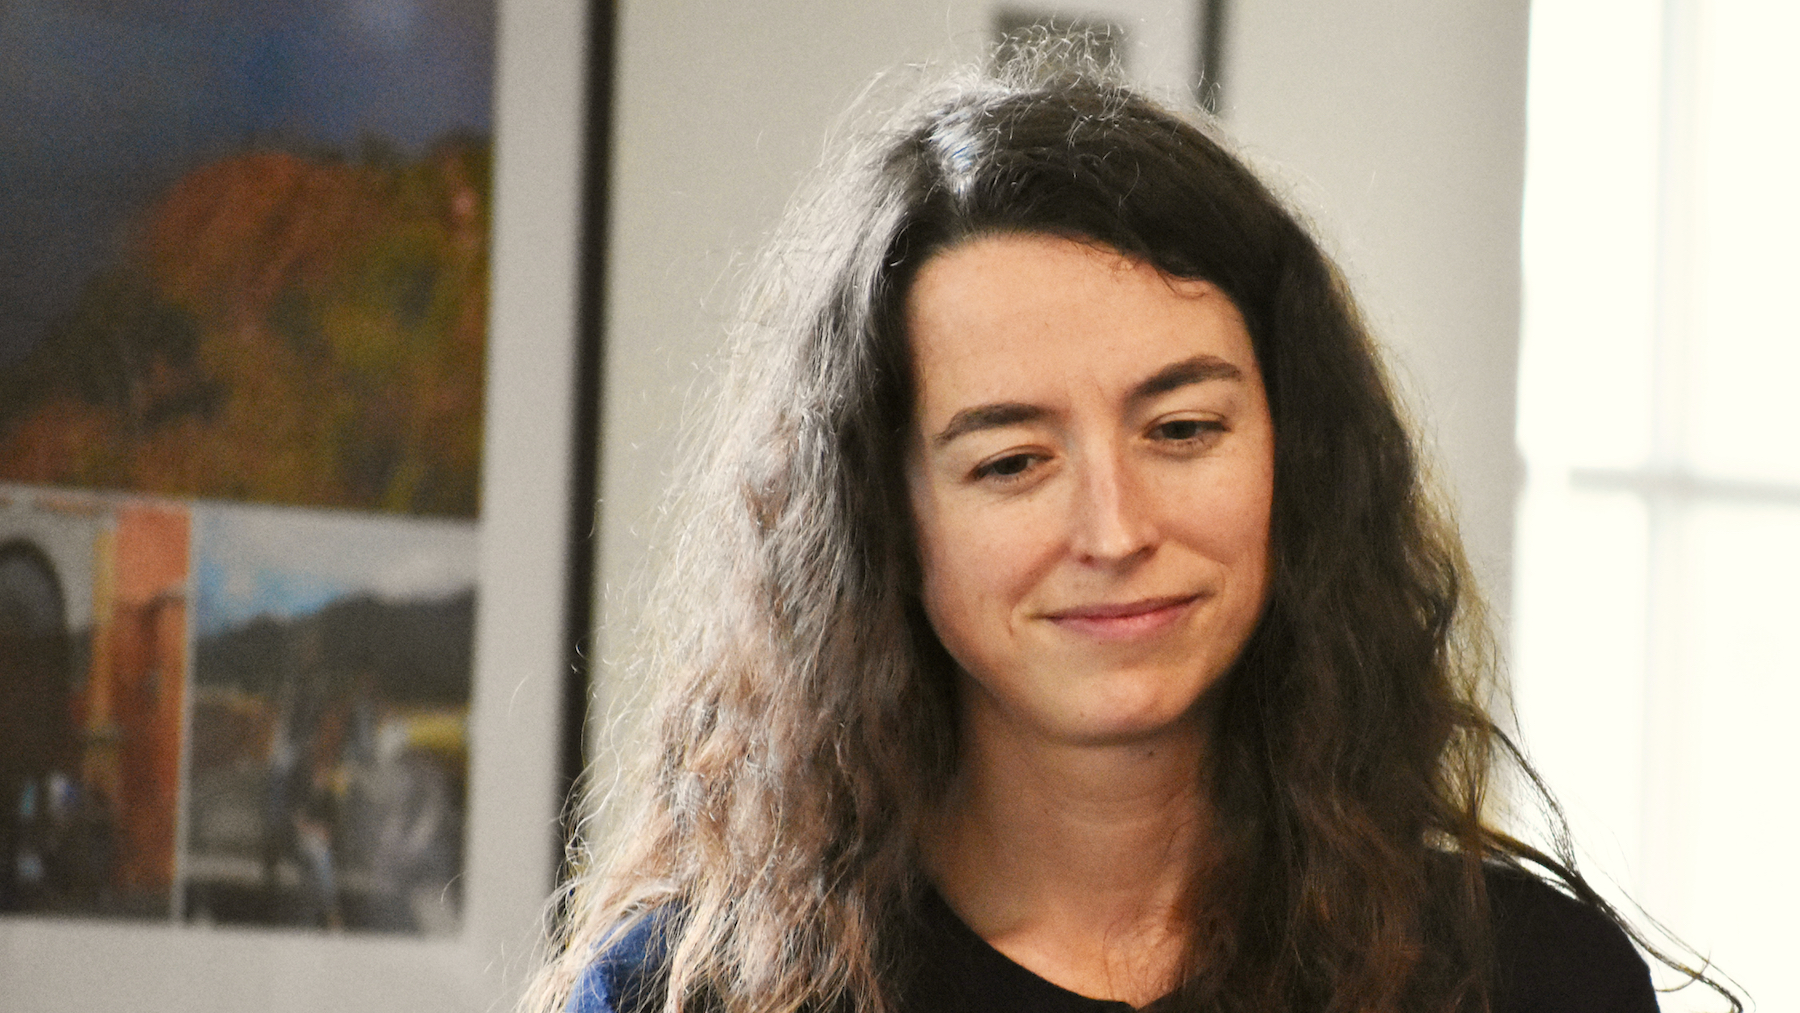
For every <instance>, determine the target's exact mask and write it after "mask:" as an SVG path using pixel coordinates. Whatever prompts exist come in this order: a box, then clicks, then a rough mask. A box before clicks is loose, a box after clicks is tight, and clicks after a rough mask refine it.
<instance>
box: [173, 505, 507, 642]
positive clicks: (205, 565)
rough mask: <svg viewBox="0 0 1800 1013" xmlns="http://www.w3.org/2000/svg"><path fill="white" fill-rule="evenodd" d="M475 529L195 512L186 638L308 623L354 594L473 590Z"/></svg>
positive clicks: (223, 510) (320, 514)
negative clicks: (284, 622) (262, 621)
mask: <svg viewBox="0 0 1800 1013" xmlns="http://www.w3.org/2000/svg"><path fill="white" fill-rule="evenodd" d="M476 549H477V532H476V525H475V524H474V523H473V522H470V521H438V520H428V519H422V518H417V517H390V516H385V515H371V514H356V513H347V512H346V513H335V512H328V511H318V510H295V509H290V508H285V507H250V506H224V505H199V506H196V507H195V511H194V564H193V565H194V629H195V632H196V633H197V634H198V635H200V636H202V637H205V636H211V635H212V634H215V633H220V632H223V631H225V630H229V629H232V628H234V627H237V626H241V625H243V624H244V623H246V622H249V621H250V620H252V619H255V618H257V617H258V616H271V617H274V618H277V619H292V618H296V617H300V616H307V615H311V614H312V613H314V612H317V611H318V610H319V609H321V608H324V607H325V606H326V605H329V604H330V603H331V602H333V601H335V600H337V599H339V598H345V597H350V596H354V595H368V596H372V597H375V598H380V599H382V600H385V601H418V600H426V599H434V598H442V597H444V596H446V595H450V594H455V593H457V592H459V591H466V590H469V589H471V588H473V587H474V586H475V578H476V573H475V568H476V567H477V566H478V565H479V559H478V557H477V554H476Z"/></svg>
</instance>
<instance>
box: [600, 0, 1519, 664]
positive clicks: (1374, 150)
mask: <svg viewBox="0 0 1800 1013" xmlns="http://www.w3.org/2000/svg"><path fill="white" fill-rule="evenodd" d="M1196 2H1197V0H1196ZM1055 6H1056V7H1057V9H1059V10H1064V11H1067V10H1073V9H1077V8H1078V7H1079V5H1069V4H1057V5H1055ZM1093 6H1096V7H1103V8H1104V7H1107V6H1108V5H1107V4H1104V3H1099V4H1095V5H1093ZM1114 6H1115V7H1117V8H1118V9H1124V8H1125V7H1127V6H1129V7H1131V8H1141V7H1143V6H1144V5H1143V4H1141V3H1132V4H1129V5H1114ZM1173 6H1175V7H1177V9H1179V4H1176V5H1173ZM1232 7H1233V10H1232V12H1231V33H1230V37H1229V40H1228V43H1229V51H1228V54H1227V62H1226V68H1225V73H1226V75H1227V81H1226V102H1225V114H1226V117H1227V121H1228V124H1229V126H1230V127H1231V128H1232V129H1233V130H1234V131H1235V132H1236V133H1237V134H1238V135H1239V136H1240V137H1241V138H1242V139H1243V141H1244V142H1245V144H1246V145H1247V146H1248V147H1249V149H1250V150H1251V152H1252V153H1253V154H1254V155H1255V156H1257V157H1258V159H1259V160H1265V161H1266V160H1274V161H1278V162H1280V163H1282V164H1283V165H1285V166H1286V169H1285V174H1286V175H1288V176H1289V177H1291V178H1293V179H1297V180H1300V181H1302V185H1301V186H1300V187H1299V191H1298V196H1299V197H1300V198H1301V200H1302V201H1303V203H1304V204H1305V205H1306V206H1307V207H1308V208H1309V209H1311V210H1312V212H1313V213H1314V214H1315V216H1316V217H1317V218H1318V220H1319V222H1320V224H1321V226H1322V228H1323V231H1324V233H1325V234H1326V236H1327V237H1328V239H1329V241H1330V244H1331V246H1332V247H1333V248H1334V249H1335V250H1336V251H1338V252H1339V253H1340V254H1341V255H1342V256H1343V258H1344V261H1345V264H1346V267H1347V268H1348V270H1349V272H1350V275H1351V277H1352V278H1353V279H1354V280H1355V281H1356V282H1357V283H1358V291H1359V292H1361V293H1362V295H1363V297H1364V300H1365V302H1366V304H1367V307H1368V309H1369V310H1370V313H1371V316H1372V317H1373V319H1374V321H1375V323H1376V325H1377V328H1378V330H1379V331H1380V332H1381V333H1382V334H1383V335H1384V336H1385V337H1387V338H1388V339H1389V340H1391V341H1392V343H1393V344H1394V345H1395V346H1396V349H1397V351H1398V353H1399V355H1398V359H1399V363H1400V365H1401V371H1402V373H1403V374H1404V376H1405V377H1407V378H1409V379H1410V381H1411V382H1410V383H1409V386H1410V387H1411V388H1413V390H1414V393H1415V394H1416V398H1415V400H1416V401H1417V402H1418V404H1419V406H1420V414H1421V415H1422V416H1423V417H1424V419H1425V420H1426V421H1427V423H1428V424H1429V426H1430V428H1431V431H1432V433H1433V434H1434V436H1435V439H1436V441H1437V443H1438V445H1439V452H1438V455H1437V456H1438V458H1439V459H1440V460H1441V461H1442V462H1443V465H1444V474H1445V477H1446V479H1447V483H1446V484H1448V485H1449V486H1451V487H1452V488H1453V489H1454V491H1455V493H1456V494H1457V496H1458V498H1459V499H1460V500H1461V504H1462V511H1463V516H1464V528H1465V533H1466V534H1467V536H1468V540H1469V543H1470V546H1471V549H1472V552H1473V554H1474V556H1475V558H1476V560H1477V563H1478V566H1479V567H1480V569H1481V571H1482V573H1483V576H1484V577H1485V581H1484V583H1485V585H1486V586H1485V590H1486V591H1487V593H1488V594H1489V596H1490V598H1491V599H1493V601H1494V602H1495V604H1496V606H1497V611H1498V612H1499V613H1500V614H1501V615H1502V616H1503V615H1504V604H1505V602H1504V597H1505V591H1506V588H1507V586H1508V583H1509V562H1508V561H1509V558H1510V553H1511V536H1512V512H1513V500H1514V494H1515V488H1516V485H1517V482H1518V468H1517V465H1516V463H1515V462H1516V453H1515V451H1514V449H1513V388H1514V375H1515V364H1516V360H1517V338H1518V289H1519V280H1518V279H1519V269H1518V222H1519V199H1520V188H1521V180H1522V174H1523V165H1524V154H1523V151H1524V104H1525V43H1526V38H1525V30H1526V0H1504V2H1489V3H1483V4H1446V3H1442V2H1441V0H1384V2H1378V0H1359V2H1354V3H1333V4H1320V3H1316V2H1314V0H1234V2H1233V4H1232ZM1182 14H1183V15H1184V17H1183V18H1176V19H1171V25H1170V26H1167V27H1165V26H1160V25H1159V26H1154V27H1153V28H1152V29H1151V31H1153V32H1157V33H1159V34H1160V35H1162V36H1165V37H1170V36H1174V37H1187V38H1191V37H1192V32H1193V29H1192V21H1191V18H1192V12H1191V11H1185V12H1182ZM987 20H988V13H987V7H986V6H985V5H983V4H980V3H956V4H946V3H944V2H942V0H888V2H884V3H858V4H816V3H805V2H800V0H782V2H764V3H758V4H754V5H751V4H744V3H736V2H727V0H627V2H625V3H623V4H622V6H621V11H620V21H619V61H620V62H619V66H618V78H617V81H618V84H617V92H616V103H617V106H616V108H617V113H616V128H615V137H614V145H615V146H614V163H613V198H612V199H613V205H612V214H613V229H614V231H613V236H612V242H611V244H610V249H609V252H608V263H609V268H610V277H609V278H608V280H607V321H606V323H607V334H606V343H607V376H606V391H605V418H604V427H605V428H604V431H603V434H602V439H603V454H604V457H603V472H602V497H603V502H602V505H601V518H602V523H601V533H602V537H601V542H600V546H601V549H600V551H601V560H600V568H599V573H600V576H599V580H600V584H601V586H600V588H599V592H600V598H599V601H600V606H599V607H600V620H601V623H602V634H601V648H602V655H603V656H604V657H608V658H616V657H617V656H618V654H619V653H620V652H621V651H622V650H624V649H625V648H626V647H627V641H626V639H625V635H624V633H623V631H624V629H625V627H626V623H627V622H628V619H629V615H630V603H631V601H632V599H633V594H632V592H631V580H632V577H633V574H634V573H635V572H636V571H637V570H638V569H639V567H640V565H641V563H642V561H643V559H644V547H645V543H644V538H645V536H646V534H647V525H646V523H645V521H646V518H647V517H648V516H649V514H650V513H651V511H652V510H653V509H654V506H655V504H656V502H657V500H658V497H659V496H660V495H661V493H662V490H663V486H664V482H665V476H666V474H667V468H668V465H669V461H670V456H671V453H672V443H671V441H672V437H673V434H674V432H675V429H676V427H677V426H678V425H679V423H680V420H681V417H682V411H683V408H682V405H683V398H684V396H685V395H686V393H687V392H688V390H689V389H690V387H691V386H692V384H693V383H694V381H695V379H696V378H697V376H698V375H699V371H698V368H697V365H696V363H697V362H699V361H700V360H703V359H704V358H705V357H706V356H707V355H709V354H710V353H711V352H712V351H713V350H714V349H715V348H716V347H717V344H718V342H719V339H720V336H721V334H722V330H723V327H724V323H725V317H726V315H727V314H728V312H729V310H730V307H731V297H732V293H733V291H734V289H733V283H734V281H735V280H736V278H737V272H738V269H739V268H740V267H741V265H742V264H743V262H744V261H745V260H746V259H747V258H748V257H750V256H751V255H752V254H753V252H754V249H755V247H756V245H757V242H758V240H759V239H760V238H761V237H762V236H763V235H764V233H765V232H766V231H767V230H768V229H769V228H770V227H771V225H772V223H773V222H774V221H775V219H776V217H777V215H778V214H779V212H780V209H781V207H782V206H783V202H784V201H785V200H786V199H787V197H788V195H789V194H790V192H791V191H792V190H793V188H794V186H795V184H796V183H797V182H798V180H799V178H800V176H801V174H802V173H803V172H804V171H805V170H806V169H807V168H809V167H810V166H811V165H813V164H814V162H815V161H816V160H817V158H818V156H819V153H820V151H821V144H822V141H823V138H824V135H825V129H826V126H827V125H828V124H829V123H830V122H831V121H832V119H833V118H834V117H835V116H836V115H837V114H838V113H839V112H840V111H841V110H842V109H843V108H844V106H845V105H846V104H847V103H848V102H849V100H850V99H851V98H852V97H853V96H854V95H855V94H856V93H857V91H858V89H859V88H860V87H861V86H862V84H863V83H865V82H866V81H867V80H868V79H869V78H870V77H871V76H872V75H874V74H875V73H876V72H878V71H880V70H882V69H884V68H889V67H892V66H895V65H896V64H899V63H901V62H904V61H909V60H920V59H924V58H929V57H942V56H945V55H947V54H948V55H954V54H959V53H960V54H963V55H965V56H966V55H968V54H972V53H975V52H978V51H979V49H980V46H981V45H982V44H983V43H984V41H985V31H986V27H985V26H986V24H987ZM1176 21H1181V22H1182V23H1180V24H1178V25H1177V24H1175V23H1174V22H1176ZM603 692H604V690H603Z"/></svg>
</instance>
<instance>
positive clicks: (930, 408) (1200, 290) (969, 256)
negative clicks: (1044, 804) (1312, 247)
mask: <svg viewBox="0 0 1800 1013" xmlns="http://www.w3.org/2000/svg"><path fill="white" fill-rule="evenodd" d="M906 327H907V335H908V338H909V340H910V342H911V351H912V357H913V363H914V366H913V368H914V377H913V379H914V383H915V385H916V395H917V397H916V416H915V429H914V432H913V433H912V447H911V449H910V452H909V458H908V475H907V482H908V489H909V492H910V496H911V501H912V510H913V517H914V523H915V525H916V528H917V530H916V532H915V534H916V537H917V540H918V551H919V557H920V562H921V566H922V570H923V589H922V593H923V599H924V606H925V612H926V615H927V616H928V617H929V618H930V620H931V624H932V627H933V628H934V629H935V630H936V631H937V634H938V637H939V638H940V639H941V640H942V641H943V644H944V646H945V648H947V649H948V650H949V652H950V655H951V656H952V657H953V658H955V659H956V661H957V663H958V664H959V665H960V666H961V668H962V671H963V673H964V679H963V682H964V687H963V692H962V699H963V702H964V707H965V709H967V708H974V709H975V710H976V711H977V712H979V714H980V715H982V716H983V717H984V719H991V720H996V721H999V722H1001V723H1003V724H1005V725H1010V726H1012V727H1013V728H1014V729H1015V730H1017V731H1020V732H1024V733H1026V734H1028V735H1032V736H1035V737H1041V738H1044V739H1047V740H1051V741H1057V742H1066V743H1071V744H1074V743H1093V744H1099V743H1108V742H1115V743H1116V742H1128V741H1133V740H1137V739H1141V738H1144V737H1148V736H1154V735H1157V734H1159V733H1162V732H1165V731H1169V730H1172V729H1174V728H1176V727H1178V726H1183V725H1184V723H1185V721H1186V719H1188V718H1190V717H1191V716H1192V715H1193V714H1194V713H1195V704H1196V702H1197V701H1198V700H1199V699H1200V698H1201V696H1202V695H1203V694H1204V693H1205V692H1206V691H1207V689H1208V688H1210V687H1212V686H1213V685H1215V684H1216V683H1217V682H1218V680H1219V678H1220V676H1221V675H1223V674H1224V672H1225V671H1226V670H1227V669H1228V668H1230V666H1231V664H1232V663H1233V662H1234V661H1235V660H1236V658H1237V656H1238V654H1239V653H1240V651H1242V649H1243V647H1244V644H1245V642H1246V641H1247V640H1248V639H1249V637H1250V634H1251V631H1252V630H1253V629H1254V628H1255V626H1256V623H1257V620H1258V617H1259V616H1260V614H1261V612H1262V607H1263V602H1264V599H1265V597H1266V594H1267V588H1268V580H1269V506H1270V499H1271V495H1272V489H1273V476H1274V431H1273V427H1272V425H1271V423H1270V418H1269V407H1268V401H1267V398H1266V397H1265V396H1264V393H1263V383H1262V376H1261V374H1260V373H1259V371H1258V369H1257V363H1256V357H1255V354H1254V353H1253V351H1252V350H1251V346H1250V335H1249V333H1248V331H1246V330H1245V327H1244V322H1243V318H1242V317H1241V316H1240V315H1239V314H1238V311H1237V309H1236V307H1234V306H1233V305H1232V303H1231V301H1230V300H1229V299H1228V298H1226V297H1225V295H1224V294H1223V293H1221V292H1220V291H1219V290H1218V289H1216V288H1214V287H1213V286H1212V285H1210V284H1207V283H1206V282H1200V281H1190V280H1183V279H1172V278H1168V277H1166V276H1164V275H1162V274H1160V273H1158V272H1157V271H1156V270H1155V269H1154V268H1152V267H1150V266H1149V265H1147V264H1145V263H1143V262H1141V261H1137V260H1134V259H1131V258H1128V257H1124V256H1122V255H1121V254H1119V253H1117V252H1115V251H1113V250H1110V249H1108V248H1106V247H1103V246H1098V245H1095V244H1083V243H1078V242H1075V241H1072V240H1068V239H1062V238H1056V237H1050V236H1043V235H1003V236H989V237H983V238H979V239H975V240H971V241H969V242H966V243H964V244H962V245H959V246H956V247H953V248H951V249H949V250H947V251H945V252H943V253H940V254H938V255H936V256H934V257H933V258H932V259H931V260H929V261H927V262H926V263H925V265H924V266H923V267H922V268H921V269H920V271H919V274H918V276H917V277H916V279H915V280H914V282H913V286H912V288H911V290H910V291H909V293H908V295H907V301H906Z"/></svg>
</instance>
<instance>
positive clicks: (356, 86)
mask: <svg viewBox="0 0 1800 1013" xmlns="http://www.w3.org/2000/svg"><path fill="white" fill-rule="evenodd" d="M494 2H495V0H0V110H4V115H0V368H5V365H6V364H7V363H8V362H10V361H12V360H14V359H16V358H17V357H18V356H19V355H22V354H24V353H25V352H26V351H27V350H29V348H30V347H31V346H32V345H34V344H35V343H36V342H37V341H38V340H40V339H41V338H42V336H43V333H44V330H45V328H46V327H48V326H49V325H50V323H51V321H53V320H54V319H55V318H56V317H57V316H58V315H59V314H60V313H62V312H65V311H66V310H67V308H68V306H69V305H70V304H71V303H72V302H73V300H74V298H75V296H76V295H77V294H78V293H79V292H80V289H81V286H82V283H83V282H85V281H86V280H87V278H89V277H90V276H92V274H93V273H94V272H95V271H96V270H97V269H99V268H100V267H102V266H103V265H104V264H106V263H107V262H108V261H109V260H110V259H111V258H112V257H113V256H114V255H115V254H116V252H117V250H118V246H119V243H120V241H121V239H122V237H123V236H124V235H125V231H126V229H128V228H129V226H130V223H131V220H132V218H133V216H134V215H135V214H137V213H139V212H141V211H142V209H143V207H144V205H145V204H146V203H148V202H149V201H150V200H151V199H153V198H154V196H155V195H156V194H157V193H159V192H160V191H161V190H162V189H163V188H164V187H166V186H167V185H168V184H169V183H171V182H173V181H174V180H175V179H176V178H178V177H179V176H180V175H181V174H182V173H184V172H186V171H188V170H189V169H192V168H194V167H195V166H198V165H201V164H203V163H205V162H207V161H209V160H211V159H214V158H217V157H219V156H221V155H225V154H228V153H230V152H233V151H239V150H244V149H246V148H251V147H283V148H291V149H297V150H302V151H311V152H322V151H338V152H342V153H344V154H346V155H349V156H351V157H355V155H356V154H357V152H358V150H359V149H360V147H361V145H362V142H363V140H364V139H365V138H370V137H374V138H380V139H381V140H382V141H383V142H384V143H387V144H390V145H393V146H395V147H397V148H399V149H400V150H401V151H404V152H409V153H417V152H419V151H421V150H422V149H424V148H425V147H427V146H428V145H429V144H430V143H431V142H432V141H433V140H435V139H436V138H439V137H442V136H443V135H445V134H447V133H452V132H472V133H480V134H485V133H488V132H489V130H490V129H491V125H492V102H491V94H492V80H493V55H494Z"/></svg>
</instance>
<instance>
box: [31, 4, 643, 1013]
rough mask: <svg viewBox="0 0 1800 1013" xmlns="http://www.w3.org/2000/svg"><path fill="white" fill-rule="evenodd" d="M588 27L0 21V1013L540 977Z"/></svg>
mask: <svg viewBox="0 0 1800 1013" xmlns="http://www.w3.org/2000/svg"><path fill="white" fill-rule="evenodd" d="M610 32H611V10H610V6H608V5H600V7H599V9H597V10H595V11H592V12H589V11H585V10H583V9H582V8H581V5H572V4H560V3H555V2H552V0H387V2H381V3H373V2H349V3H343V4H332V5H293V4H241V5H240V4H212V3H193V2H189V0H123V2H111V3H105V4H99V3H73V4H70V3H35V2H26V3H22V4H11V5H6V6H4V7H0V68H4V69H3V70H0V102H4V103H5V104H6V106H7V108H8V109H9V114H8V117H7V120H6V122H5V124H3V125H0V166H3V168H0V305H3V306H4V307H5V312H4V313H0V979H4V980H5V982H6V985H5V987H4V988H0V1010H21V1011H23V1010H31V1011H54V1010H65V1009H66V1010H88V1009H95V1008H130V1009H144V1010H155V1009H182V1010H239V1009H244V1008H256V1009H261V1010H296V1011H298V1010H317V1009H333V1010H359V1009H368V1010H377V1009H379V1010H407V1009H419V1010H470V1011H476V1010H488V1009H491V1008H496V1007H503V1006H504V1005H505V1004H506V1002H507V1001H508V1000H509V998H510V996H511V995H512V994H513V993H514V992H515V991H516V989H517V987H518V984H519V982H520V980H521V979H522V977H523V976H524V975H525V974H527V973H529V971H530V969H531V953H532V946H533V944H534V942H535V937H536V935H537V933H538V932H539V930H540V928H541V926H542V917H541V912H542V905H543V903H544V901H545V899H546V897H547V895H548V893H549V890H550V888H551V886H552V881H553V877H554V873H555V862H556V857H557V855H558V853H559V849H560V841H561V839H562V833H561V828H560V826H559V822H558V820H559V815H560V812H561V808H560V807H561V804H562V797H563V795H564V793H565V790H566V786H567V782H568V778H569V777H570V776H572V774H573V772H574V770H576V769H578V767H579V759H580V756H579V750H580V736H579V722H580V718H581V713H582V708H581V704H582V702H583V701H584V700H585V696H586V684H585V672H584V671H583V670H582V661H581V653H580V650H579V647H580V644H581V641H582V639H583V638H584V637H585V635H586V632H587V624H588V618H587V617H588V616H589V615H590V614H591V595H592V592H591V586H592V565H593V561H592V558H591V554H592V545H591V534H590V533H591V531H592V529H593V523H594V514H593V510H594V502H595V496H594V481H595V458H596V449H595V447H596V444H595V438H596V435H597V434H596V432H595V427H596V419H597V414H596V411H595V401H596V398H597V393H598V368H599V354H598V332H597V325H598V319H599V318H598V307H597V305H596V300H597V293H598V291H599V288H598V284H597V278H598V264H597V263H596V262H595V261H596V260H597V256H595V254H596V253H597V251H598V250H599V249H600V248H601V242H600V240H601V238H602V235H603V230H602V228H601V225H602V222H601V215H602V214H603V210H604V205H603V202H602V201H599V200H595V199H593V198H595V197H596V195H598V194H600V193H602V192H603V186H604V179H603V171H604V170H603V166H604V159H603V158H602V157H600V156H601V154H602V152H601V151H600V150H599V148H600V146H601V145H602V144H603V143H604V138H605V136H606V131H605V117H606V108H607V99H606V94H605V89H606V82H607V80H608V78H607V75H606V73H605V67H604V66H597V65H596V63H599V64H604V62H605V61H606V60H607V59H608V58H609V55H610ZM590 54H593V56H592V59H590ZM590 112H591V115H590ZM590 162H591V164H592V166H593V168H592V171H591V172H590V170H589V166H590Z"/></svg>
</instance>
